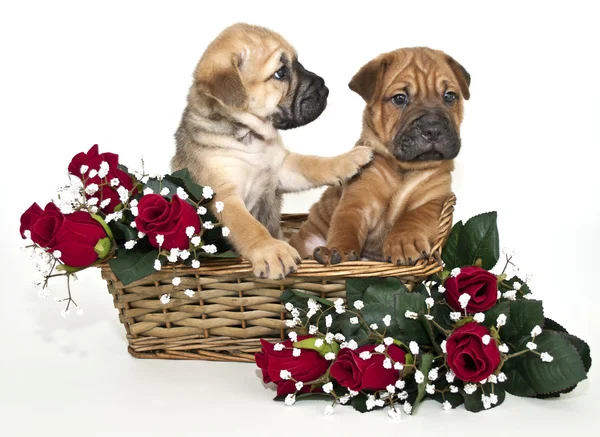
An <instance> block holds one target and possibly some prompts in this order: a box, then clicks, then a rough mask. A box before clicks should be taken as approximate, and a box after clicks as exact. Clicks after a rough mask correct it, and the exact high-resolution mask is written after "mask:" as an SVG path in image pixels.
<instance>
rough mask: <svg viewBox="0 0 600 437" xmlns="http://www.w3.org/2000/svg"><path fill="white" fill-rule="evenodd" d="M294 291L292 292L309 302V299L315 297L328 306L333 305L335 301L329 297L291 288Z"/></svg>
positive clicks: (314, 298)
mask: <svg viewBox="0 0 600 437" xmlns="http://www.w3.org/2000/svg"><path fill="white" fill-rule="evenodd" d="M289 291H291V292H292V294H293V295H294V296H296V297H299V298H300V299H305V300H306V301H307V302H308V300H309V299H313V300H315V301H317V302H319V303H321V304H323V305H325V306H326V307H332V306H333V302H332V301H330V300H327V299H324V298H322V297H319V296H315V295H313V294H309V293H305V292H303V291H300V290H293V289H292V290H289Z"/></svg>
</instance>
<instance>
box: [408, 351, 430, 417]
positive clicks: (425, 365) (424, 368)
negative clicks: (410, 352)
mask: <svg viewBox="0 0 600 437" xmlns="http://www.w3.org/2000/svg"><path fill="white" fill-rule="evenodd" d="M432 363H433V354H422V355H421V362H420V363H419V367H418V369H419V370H420V371H421V372H422V373H423V375H425V379H424V380H423V382H422V383H420V384H419V386H418V389H417V398H416V399H415V403H414V404H413V411H412V414H415V410H416V409H417V407H418V406H419V403H420V402H421V401H422V400H423V397H425V387H426V386H427V383H428V379H427V375H428V374H429V370H430V369H431V364H432Z"/></svg>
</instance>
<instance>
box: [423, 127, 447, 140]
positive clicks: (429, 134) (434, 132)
mask: <svg viewBox="0 0 600 437" xmlns="http://www.w3.org/2000/svg"><path fill="white" fill-rule="evenodd" d="M443 128H444V127H443V126H442V123H432V124H428V125H425V126H422V127H421V135H423V138H425V139H426V140H427V141H430V142H434V141H437V140H438V139H439V137H440V135H441V133H442V130H443Z"/></svg>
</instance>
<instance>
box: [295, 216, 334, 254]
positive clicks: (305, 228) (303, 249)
mask: <svg viewBox="0 0 600 437" xmlns="http://www.w3.org/2000/svg"><path fill="white" fill-rule="evenodd" d="M326 242H327V240H326V238H325V236H324V235H323V234H322V233H321V231H320V230H319V229H318V227H317V226H316V224H315V223H313V222H312V221H311V220H310V219H309V220H308V221H307V222H305V223H304V224H303V225H302V227H301V228H300V230H299V231H298V233H296V234H294V235H293V236H292V238H290V245H291V246H292V247H293V248H294V249H296V250H297V251H298V253H299V254H300V256H301V257H302V259H307V258H311V257H312V255H313V252H314V250H315V249H316V248H317V247H319V246H324V245H325V244H326Z"/></svg>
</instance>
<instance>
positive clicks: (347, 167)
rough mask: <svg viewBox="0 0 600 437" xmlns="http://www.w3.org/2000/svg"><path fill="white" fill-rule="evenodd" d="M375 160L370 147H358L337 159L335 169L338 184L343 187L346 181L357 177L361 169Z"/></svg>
mask: <svg viewBox="0 0 600 437" xmlns="http://www.w3.org/2000/svg"><path fill="white" fill-rule="evenodd" d="M372 160H373V150H372V149H371V148H370V147H364V146H357V147H354V148H353V149H352V150H350V151H349V152H347V153H344V154H343V155H340V156H339V157H338V158H337V159H336V165H335V169H334V173H335V175H334V176H335V178H336V180H335V181H333V182H334V183H335V182H337V183H338V184H340V185H342V184H343V183H344V181H346V180H347V179H350V178H351V177H353V176H355V175H356V174H357V173H358V172H360V170H361V168H362V167H363V166H365V165H367V164H368V163H369V162H371V161H372Z"/></svg>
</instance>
